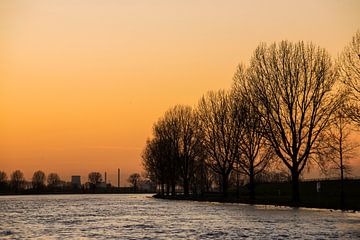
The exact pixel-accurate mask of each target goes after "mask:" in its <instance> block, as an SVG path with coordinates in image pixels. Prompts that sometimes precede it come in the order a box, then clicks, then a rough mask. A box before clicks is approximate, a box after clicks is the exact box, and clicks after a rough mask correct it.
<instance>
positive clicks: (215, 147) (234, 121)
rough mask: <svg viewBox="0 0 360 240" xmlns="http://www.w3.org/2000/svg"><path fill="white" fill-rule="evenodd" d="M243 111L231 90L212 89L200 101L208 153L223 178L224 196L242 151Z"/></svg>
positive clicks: (213, 167)
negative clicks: (241, 118) (241, 121)
mask: <svg viewBox="0 0 360 240" xmlns="http://www.w3.org/2000/svg"><path fill="white" fill-rule="evenodd" d="M238 113H239V111H238V109H237V105H236V104H235V103H234V101H232V98H231V96H230V93H228V92H225V91H218V92H209V93H207V94H206V95H204V96H203V97H202V98H201V100H200V101H199V105H198V116H199V121H200V125H201V129H202V132H203V135H204V136H203V143H204V146H205V149H206V152H207V156H208V158H207V159H206V163H207V165H208V166H209V167H210V168H211V169H212V170H213V171H214V172H215V173H216V174H218V175H219V177H220V178H221V187H222V192H223V195H224V197H226V195H227V190H228V182H229V176H230V174H231V172H232V171H233V169H234V163H235V161H236V158H237V157H238V154H239V152H238V151H239V148H238V146H239V141H240V140H239V136H240V134H241V128H240V127H239V122H238V120H239V118H238V117H237V115H238Z"/></svg>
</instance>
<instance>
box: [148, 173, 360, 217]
mask: <svg viewBox="0 0 360 240" xmlns="http://www.w3.org/2000/svg"><path fill="white" fill-rule="evenodd" d="M316 183H317V182H316V181H309V182H301V183H300V196H301V199H300V201H301V202H300V204H299V207H309V208H326V209H341V204H340V202H341V201H340V181H338V180H327V181H321V184H320V185H321V187H320V191H319V192H317V190H316ZM154 197H156V198H165V199H175V200H194V201H212V202H230V203H250V204H265V205H277V206H293V203H292V202H291V184H290V183H261V184H257V186H256V198H255V200H253V201H252V200H250V198H249V195H248V189H247V187H246V186H245V187H241V188H240V189H239V190H238V191H236V190H235V189H231V191H229V193H228V196H227V197H226V198H224V197H223V196H222V194H220V193H205V194H203V195H190V196H184V195H182V194H179V195H176V196H161V195H155V196H154ZM344 209H346V210H356V211H360V180H346V181H345V184H344Z"/></svg>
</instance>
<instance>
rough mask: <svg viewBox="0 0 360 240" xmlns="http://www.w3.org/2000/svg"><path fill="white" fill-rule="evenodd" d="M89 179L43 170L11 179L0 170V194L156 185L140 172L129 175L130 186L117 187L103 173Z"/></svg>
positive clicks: (111, 190)
mask: <svg viewBox="0 0 360 240" xmlns="http://www.w3.org/2000/svg"><path fill="white" fill-rule="evenodd" d="M87 180H88V181H87V182H85V183H84V184H81V182H80V177H79V176H77V177H76V178H75V179H74V180H73V181H72V182H66V181H63V180H61V179H60V177H59V175H58V174H57V173H50V174H48V175H47V176H46V175H45V173H44V172H43V171H41V170H39V171H36V172H34V174H33V176H32V179H31V181H26V179H25V178H24V174H23V172H22V171H20V170H16V171H14V172H12V173H11V175H10V179H8V177H7V174H6V173H5V172H3V171H0V194H38V193H137V192H154V191H155V186H154V184H153V183H152V182H150V181H149V180H147V179H145V178H143V177H141V176H140V174H138V173H133V174H131V175H130V176H129V178H128V180H127V181H128V182H129V183H130V184H131V186H130V187H121V188H119V187H115V186H112V185H111V184H110V183H107V182H106V181H103V177H102V174H101V173H99V172H91V173H89V174H88V179H87Z"/></svg>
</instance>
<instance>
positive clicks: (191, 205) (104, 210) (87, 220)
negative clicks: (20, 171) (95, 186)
mask: <svg viewBox="0 0 360 240" xmlns="http://www.w3.org/2000/svg"><path fill="white" fill-rule="evenodd" d="M0 207H1V209H2V211H1V213H0V217H1V219H2V221H1V224H0V238H1V239H10V238H37V237H41V238H59V239H64V238H76V239H81V238H84V239H87V238H96V239H109V238H110V239H111V238H121V239H180V238H186V239H199V238H200V239H239V238H255V239H257V238H266V239H269V238H270V239H287V238H290V237H291V238H301V239H304V238H305V239H318V238H326V239H327V238H341V239H354V238H360V229H359V226H360V213H349V212H345V213H344V212H341V211H330V210H320V209H292V208H288V207H275V206H263V205H260V206H251V205H245V204H223V203H210V202H190V201H169V200H159V199H153V198H151V197H150V196H149V195H49V196H6V197H0Z"/></svg>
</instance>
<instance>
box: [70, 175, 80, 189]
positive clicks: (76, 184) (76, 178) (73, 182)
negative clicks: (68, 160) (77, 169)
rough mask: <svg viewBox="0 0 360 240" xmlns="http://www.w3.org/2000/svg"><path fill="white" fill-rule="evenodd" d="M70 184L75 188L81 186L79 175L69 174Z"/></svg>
mask: <svg viewBox="0 0 360 240" xmlns="http://www.w3.org/2000/svg"><path fill="white" fill-rule="evenodd" d="M71 185H72V186H73V187H76V188H81V177H80V176H71Z"/></svg>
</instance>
